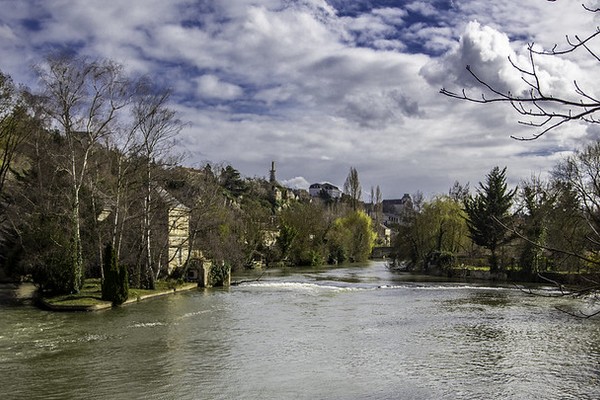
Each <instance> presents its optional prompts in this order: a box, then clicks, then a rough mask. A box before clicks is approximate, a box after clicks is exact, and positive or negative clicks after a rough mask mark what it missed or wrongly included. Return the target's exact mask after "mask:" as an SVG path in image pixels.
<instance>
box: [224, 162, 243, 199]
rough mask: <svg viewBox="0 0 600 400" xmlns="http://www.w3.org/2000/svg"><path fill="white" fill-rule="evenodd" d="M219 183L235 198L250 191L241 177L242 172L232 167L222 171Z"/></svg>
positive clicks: (229, 166)
mask: <svg viewBox="0 0 600 400" xmlns="http://www.w3.org/2000/svg"><path fill="white" fill-rule="evenodd" d="M219 181H220V182H221V185H222V186H223V188H224V189H225V190H226V191H227V192H228V193H230V194H231V195H232V196H233V197H239V196H241V195H243V194H244V193H246V192H247V191H248V185H247V184H246V182H244V180H243V179H242V178H241V177H240V172H239V171H238V170H237V169H235V168H233V167H232V166H231V165H228V166H226V167H225V168H224V169H223V171H221V175H220V176H219Z"/></svg>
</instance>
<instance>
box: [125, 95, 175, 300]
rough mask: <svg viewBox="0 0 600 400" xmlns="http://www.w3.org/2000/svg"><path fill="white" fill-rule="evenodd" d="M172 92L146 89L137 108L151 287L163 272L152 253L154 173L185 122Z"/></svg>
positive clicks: (144, 238)
mask: <svg viewBox="0 0 600 400" xmlns="http://www.w3.org/2000/svg"><path fill="white" fill-rule="evenodd" d="M169 97H170V92H169V91H166V90H157V89H156V88H154V87H152V86H151V85H150V84H147V85H145V86H142V87H141V89H140V93H139V95H138V97H137V99H136V101H135V103H134V106H133V116H134V121H135V126H136V129H135V131H134V135H135V143H136V146H135V151H136V153H137V156H139V157H140V160H141V164H142V171H143V178H142V190H143V196H144V199H143V207H142V219H143V222H142V249H141V250H142V252H141V253H142V257H141V260H140V262H143V269H144V273H145V275H146V279H147V280H148V282H147V284H148V287H149V288H153V287H154V281H155V280H156V278H157V277H158V274H159V273H160V266H159V265H158V263H157V262H156V260H154V257H153V254H152V206H151V204H152V200H153V199H152V192H153V184H154V170H155V167H156V166H157V165H164V164H165V163H166V161H167V156H168V155H169V152H170V149H171V148H172V146H173V140H174V138H175V136H176V135H177V134H178V133H179V131H180V130H181V129H182V127H183V125H182V122H181V121H180V120H179V119H178V118H177V115H176V113H175V111H174V110H172V109H171V108H169V106H168V101H169Z"/></svg>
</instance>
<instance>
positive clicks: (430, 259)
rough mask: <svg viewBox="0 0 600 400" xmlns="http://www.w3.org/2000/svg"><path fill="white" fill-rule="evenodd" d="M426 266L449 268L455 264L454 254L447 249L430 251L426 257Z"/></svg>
mask: <svg viewBox="0 0 600 400" xmlns="http://www.w3.org/2000/svg"><path fill="white" fill-rule="evenodd" d="M425 265H426V266H427V267H437V268H439V269H441V270H449V269H450V268H452V267H453V266H454V265H456V256H455V255H454V254H453V253H451V252H449V251H432V252H430V253H429V254H428V255H427V257H426V259H425Z"/></svg>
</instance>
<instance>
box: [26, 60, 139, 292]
mask: <svg viewBox="0 0 600 400" xmlns="http://www.w3.org/2000/svg"><path fill="white" fill-rule="evenodd" d="M36 70H37V73H38V75H39V78H40V80H41V84H42V88H43V93H44V97H45V100H46V102H45V105H46V112H47V113H48V115H49V116H50V117H51V118H52V119H53V121H54V123H55V125H54V127H56V128H58V129H59V131H60V133H61V134H62V135H63V136H64V138H65V140H66V144H67V148H68V151H67V156H66V159H64V160H63V161H64V162H63V169H64V171H65V172H66V173H67V174H68V175H69V177H70V199H69V201H70V203H71V205H70V213H71V216H70V220H71V224H72V228H73V237H72V239H71V254H72V261H71V264H72V265H71V268H72V271H71V274H70V275H71V277H70V279H71V284H70V286H71V291H73V292H78V291H79V290H80V289H81V285H82V278H83V257H82V248H81V227H80V192H81V189H82V187H83V185H84V182H85V181H86V174H87V171H88V167H89V160H90V156H91V154H92V152H93V151H94V149H95V147H96V146H97V145H98V144H99V142H100V140H101V139H102V138H104V137H106V136H107V135H108V134H109V133H110V131H111V127H112V125H113V123H114V122H115V119H116V117H117V114H118V111H119V110H120V109H122V108H123V107H124V106H125V105H126V100H125V96H124V94H125V93H126V90H127V82H126V80H125V78H124V77H123V74H122V68H121V66H119V65H117V64H115V63H113V62H111V61H106V60H105V61H89V60H87V59H85V58H79V57H70V56H64V55H59V56H51V57H49V58H48V59H47V61H46V63H45V64H43V65H39V66H38V67H37V68H36Z"/></svg>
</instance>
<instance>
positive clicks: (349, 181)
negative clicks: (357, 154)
mask: <svg viewBox="0 0 600 400" xmlns="http://www.w3.org/2000/svg"><path fill="white" fill-rule="evenodd" d="M344 193H346V194H347V195H348V196H349V197H350V204H351V205H352V209H353V210H354V211H356V210H357V209H358V204H359V202H360V198H361V196H362V187H361V185H360V180H359V179H358V172H357V171H356V168H354V167H350V172H348V177H347V178H346V181H345V182H344Z"/></svg>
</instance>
